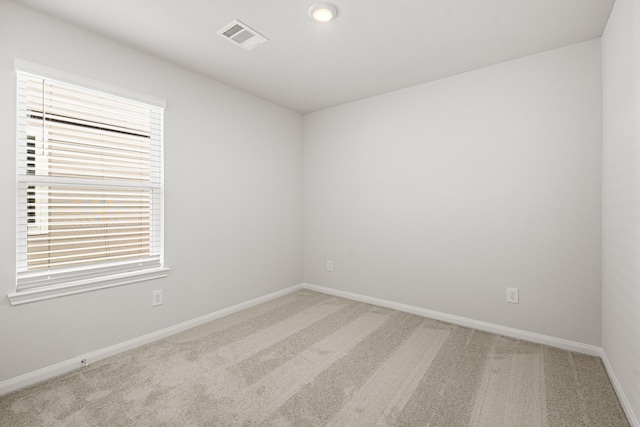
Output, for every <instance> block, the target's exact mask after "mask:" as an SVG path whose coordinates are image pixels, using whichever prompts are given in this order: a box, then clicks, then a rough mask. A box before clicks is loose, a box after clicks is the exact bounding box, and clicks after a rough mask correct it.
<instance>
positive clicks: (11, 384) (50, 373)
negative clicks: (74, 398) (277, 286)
mask: <svg viewBox="0 0 640 427" xmlns="http://www.w3.org/2000/svg"><path fill="white" fill-rule="evenodd" d="M301 288H302V285H294V286H291V287H288V288H286V289H282V290H280V291H276V292H272V293H270V294H267V295H263V296H261V297H258V298H254V299H252V300H249V301H245V302H243V303H240V304H236V305H233V306H231V307H227V308H223V309H222V310H218V311H215V312H213V313H209V314H205V315H204V316H200V317H196V318H195V319H191V320H187V321H186V322H182V323H179V324H177V325H173V326H169V327H168V328H164V329H160V330H159V331H155V332H151V333H149V334H146V335H142V336H140V337H137V338H133V339H130V340H128V341H124V342H121V343H118V344H115V345H112V346H109V347H105V348H103V349H100V350H96V351H92V352H90V353H86V354H82V355H79V356H77V357H74V358H72V359H69V360H65V361H64V362H60V363H56V364H55V365H51V366H47V367H45V368H42V369H38V370H37V371H33V372H29V373H26V374H24V375H19V376H17V377H14V378H10V379H8V380H5V381H2V382H0V396H1V395H3V394H6V393H10V392H12V391H15V390H18V389H21V388H23V387H27V386H29V385H32V384H35V383H38V382H40V381H44V380H47V379H49V378H53V377H57V376H58V375H62V374H65V373H67V372H70V371H73V370H75V369H78V368H80V367H81V366H82V365H81V360H83V359H84V360H86V362H87V365H89V364H91V363H95V362H97V361H99V360H102V359H105V358H107V357H109V356H113V355H115V354H118V353H122V352H124V351H127V350H131V349H134V348H136V347H140V346H141V345H144V344H148V343H150V342H153V341H157V340H159V339H161V338H164V337H168V336H169V335H173V334H177V333H178V332H182V331H185V330H187V329H191V328H193V327H195V326H199V325H202V324H203V323H207V322H210V321H212V320H215V319H218V318H220V317H224V316H227V315H229V314H232V313H236V312H238V311H241V310H244V309H247V308H249V307H253V306H254V305H258V304H261V303H263V302H267V301H269V300H272V299H274V298H278V297H280V296H283V295H286V294H289V293H291V292H294V291H297V290H298V289H301Z"/></svg>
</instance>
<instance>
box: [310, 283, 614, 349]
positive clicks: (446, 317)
mask: <svg viewBox="0 0 640 427" xmlns="http://www.w3.org/2000/svg"><path fill="white" fill-rule="evenodd" d="M302 288H304V289H310V290H312V291H317V292H322V293H325V294H329V295H335V296H339V297H343V298H347V299H351V300H355V301H360V302H366V303H369V304H374V305H379V306H382V307H387V308H392V309H395V310H399V311H404V312H406V313H412V314H417V315H419V316H424V317H428V318H430V319H436V320H442V321H443V322H448V323H453V324H455V325H460V326H465V327H467V328H472V329H478V330H480V331H485V332H491V333H494V334H498V335H504V336H507V337H511V338H518V339H521V340H526V341H532V342H535V343H539V344H545V345H549V346H552V347H557V348H561V349H563V350H569V351H575V352H578V353H583V354H588V355H590V356H600V355H601V352H602V349H601V348H600V347H598V346H595V345H591V344H584V343H581V342H576V341H570V340H566V339H564V338H557V337H552V336H550V335H543V334H538V333H535V332H529V331H523V330H522V329H516V328H510V327H507V326H502V325H497V324H495V323H488V322H482V321H480V320H474V319H469V318H467V317H462V316H456V315H453V314H447V313H442V312H439V311H434V310H428V309H426V308H422V307H416V306H413V305H408V304H402V303H399V302H393V301H388V300H384V299H381V298H373V297H369V296H366V295H360V294H355V293H352V292H346V291H340V290H337V289H332V288H327V287H324V286H318V285H312V284H309V283H304V284H303V285H302Z"/></svg>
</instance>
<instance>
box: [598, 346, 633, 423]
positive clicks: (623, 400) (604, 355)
mask: <svg viewBox="0 0 640 427" xmlns="http://www.w3.org/2000/svg"><path fill="white" fill-rule="evenodd" d="M600 359H602V364H603V365H604V369H605V370H606V371H607V374H608V375H609V379H610V380H611V384H613V388H614V389H615V391H616V394H617V395H618V400H620V404H621V405H622V409H624V412H625V414H627V419H628V420H629V423H630V424H631V427H640V422H638V417H636V414H634V413H633V408H632V407H631V403H630V402H629V399H627V396H626V395H625V394H624V391H623V390H622V386H621V385H620V382H619V381H618V378H617V377H616V374H615V372H614V371H613V367H612V366H611V362H609V358H608V357H607V353H605V351H604V349H601V350H600Z"/></svg>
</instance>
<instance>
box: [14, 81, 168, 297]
mask: <svg viewBox="0 0 640 427" xmlns="http://www.w3.org/2000/svg"><path fill="white" fill-rule="evenodd" d="M17 84H18V90H17V94H18V103H17V105H18V107H17V113H18V124H17V126H18V142H17V245H16V246H17V248H16V264H17V265H16V276H17V280H16V282H17V285H16V292H15V293H14V294H10V295H9V298H10V299H11V300H12V304H15V303H20V302H30V301H31V300H37V299H42V298H50V297H53V296H59V295H63V294H68V293H77V292H80V291H85V290H92V289H96V288H101V287H105V286H116V285H120V284H124V283H128V282H135V281H140V280H148V279H149V278H156V277H164V276H166V269H165V268H164V266H163V241H162V240H163V236H162V234H163V230H162V221H163V220H162V215H163V193H164V191H163V171H162V144H163V140H162V134H163V108H162V107H159V106H155V105H150V104H146V103H143V102H139V101H134V100H129V99H126V98H122V97H119V96H114V95H111V94H107V93H102V92H99V91H96V90H93V89H86V88H82V87H79V86H74V85H71V84H67V83H63V82H60V81H57V80H52V79H48V78H44V77H40V76H38V75H34V74H30V73H26V72H20V71H19V72H18V80H17ZM26 296H28V297H27V298H25V297H26ZM12 297H13V298H12Z"/></svg>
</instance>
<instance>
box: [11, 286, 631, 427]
mask: <svg viewBox="0 0 640 427" xmlns="http://www.w3.org/2000/svg"><path fill="white" fill-rule="evenodd" d="M0 425H2V426H12V427H15V426H41V425H45V426H57V425H62V426H133V425H138V426H234V425H252V426H253V425H265V426H324V425H329V426H363V427H365V426H366V427H368V426H491V427H498V426H509V427H511V426H599V427H601V426H607V427H614V426H628V425H629V424H628V422H627V420H626V418H625V416H624V413H623V411H622V408H621V407H620V404H619V402H618V400H617V398H616V395H615V392H614V390H613V388H612V386H611V383H610V382H609V379H608V377H607V375H606V373H605V370H604V368H603V366H602V363H601V361H600V360H599V359H598V358H595V357H590V356H585V355H581V354H577V353H571V352H568V351H564V350H558V349H555V348H551V347H546V346H543V345H538V344H532V343H529V342H524V341H519V340H515V339H510V338H505V337H502V336H498V335H493V334H488V333H484V332H479V331H476V330H472V329H467V328H462V327H459V326H455V325H450V324H447V323H442V322H438V321H435V320H430V319H426V318H423V317H419V316H416V315H412V314H407V313H402V312H399V311H394V310H390V309H387V308H381V307H377V306H373V305H368V304H363V303H359V302H355V301H349V300H346V299H342V298H337V297H332V296H329V295H324V294H319V293H316V292H312V291H308V290H302V291H298V292H295V293H292V294H289V295H286V296H283V297H281V298H278V299H275V300H272V301H269V302H267V303H264V304H261V305H258V306H255V307H252V308H250V309H248V310H245V311H242V312H239V313H236V314H233V315H230V316H227V317H224V318H221V319H218V320H215V321H213V322H210V323H207V324H205V325H202V326H199V327H197V328H193V329H190V330H188V331H185V332H183V333H180V334H177V335H173V336H171V337H168V338H166V339H163V340H161V341H157V342H155V343H152V344H149V345H146V346H144V347H140V348H138V349H135V350H132V351H129V352H126V353H122V354H120V355H117V356H114V357H111V358H109V359H105V360H103V361H100V362H97V363H95V364H93V365H90V366H88V367H86V368H83V369H80V370H77V371H74V372H72V373H69V374H67V375H63V376H60V377H58V378H54V379H52V380H49V381H46V382H43V383H40V384H37V385H34V386H31V387H28V388H25V389H22V390H19V391H16V392H14V393H11V394H8V395H5V396H0Z"/></svg>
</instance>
